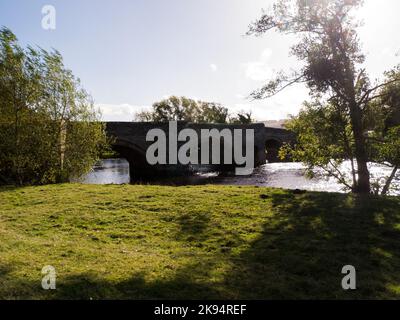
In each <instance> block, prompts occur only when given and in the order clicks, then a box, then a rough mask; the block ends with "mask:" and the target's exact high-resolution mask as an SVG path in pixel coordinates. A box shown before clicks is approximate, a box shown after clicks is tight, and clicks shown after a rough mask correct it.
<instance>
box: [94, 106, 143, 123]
mask: <svg viewBox="0 0 400 320" xmlns="http://www.w3.org/2000/svg"><path fill="white" fill-rule="evenodd" d="M96 107H97V108H98V109H99V110H100V111H101V114H102V120H103V121H133V120H134V118H135V115H136V113H137V112H140V111H143V110H148V109H149V108H150V107H148V106H133V105H130V104H127V103H124V104H104V103H99V104H96Z"/></svg>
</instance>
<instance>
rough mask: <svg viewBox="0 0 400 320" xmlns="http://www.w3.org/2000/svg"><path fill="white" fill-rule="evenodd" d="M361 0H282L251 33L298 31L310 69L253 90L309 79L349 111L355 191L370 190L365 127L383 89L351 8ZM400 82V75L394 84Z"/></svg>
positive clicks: (299, 51) (263, 92) (313, 89)
mask: <svg viewBox="0 0 400 320" xmlns="http://www.w3.org/2000/svg"><path fill="white" fill-rule="evenodd" d="M361 2H362V1H361V0H297V1H294V0H293V1H290V0H279V1H277V2H276V3H275V5H274V6H273V10H272V12H271V13H267V12H263V14H262V16H261V18H260V19H259V20H257V21H256V22H254V23H253V24H251V25H250V27H249V31H248V34H249V35H251V34H254V35H262V34H264V33H266V32H268V31H270V30H277V31H278V32H280V33H283V34H296V35H297V36H298V37H299V39H300V40H299V42H298V43H297V44H296V45H294V46H293V47H292V50H291V53H292V54H293V55H294V56H296V57H297V58H298V59H299V60H300V61H302V62H304V67H302V68H301V69H300V70H296V71H293V72H292V73H291V74H287V73H284V72H280V73H278V75H277V76H276V78H275V79H273V80H271V81H270V82H268V83H267V84H266V85H265V86H264V87H262V88H260V89H258V90H256V91H254V92H253V93H252V96H253V98H255V99H263V98H268V97H270V96H273V95H275V94H277V93H279V92H281V91H282V90H284V89H285V88H287V87H288V86H291V85H293V84H296V83H304V84H306V86H307V87H308V88H309V90H310V94H311V95H312V96H314V97H319V98H321V99H324V100H325V101H326V102H327V103H326V105H332V104H333V105H335V106H336V107H337V108H338V109H340V110H341V112H343V113H345V114H348V116H349V120H350V126H351V133H352V139H353V140H354V157H355V160H356V164H357V169H356V170H357V180H356V181H355V185H354V188H353V192H355V193H370V191H371V184H370V173H369V170H368V165H367V163H368V160H369V159H368V150H367V145H366V137H365V134H366V131H365V128H364V127H363V113H364V108H365V107H366V106H367V105H368V104H369V103H370V102H371V101H372V100H374V99H376V95H377V92H378V90H379V89H380V88H382V87H383V86H385V85H387V84H388V82H386V83H382V84H376V85H371V83H370V81H369V79H368V76H367V74H366V72H365V69H363V68H362V63H363V62H364V55H363V54H362V52H361V51H360V45H359V40H358V37H357V32H356V27H357V24H356V22H355V21H354V19H353V18H352V16H351V11H352V10H353V9H355V8H357V7H359V6H360V5H361ZM397 81H399V79H398V78H396V79H393V80H392V81H391V82H392V83H394V82H397Z"/></svg>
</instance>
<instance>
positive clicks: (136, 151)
mask: <svg viewBox="0 0 400 320" xmlns="http://www.w3.org/2000/svg"><path fill="white" fill-rule="evenodd" d="M111 147H112V149H113V150H114V151H116V152H117V153H118V154H119V155H120V156H121V158H124V159H126V160H127V161H128V162H129V174H130V179H131V180H134V179H135V178H139V177H141V176H144V175H146V174H148V173H149V172H150V171H151V167H150V166H149V165H148V164H147V161H146V150H143V149H142V148H140V147H139V146H137V145H136V144H134V143H132V142H130V141H127V140H123V139H117V140H116V141H115V142H113V143H112V144H111Z"/></svg>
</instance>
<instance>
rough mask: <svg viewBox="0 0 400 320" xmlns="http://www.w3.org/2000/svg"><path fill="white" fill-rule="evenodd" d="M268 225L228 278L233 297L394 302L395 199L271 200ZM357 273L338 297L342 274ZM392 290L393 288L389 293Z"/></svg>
mask: <svg viewBox="0 0 400 320" xmlns="http://www.w3.org/2000/svg"><path fill="white" fill-rule="evenodd" d="M271 202H272V210H273V211H274V212H275V216H274V220H275V222H273V223H271V222H269V223H266V224H265V225H264V226H263V233H262V236H261V237H260V238H259V239H257V240H256V241H255V242H254V243H253V244H252V246H251V248H250V249H249V250H247V251H246V252H243V253H242V255H241V257H240V263H238V264H237V265H236V266H235V270H233V271H232V274H231V275H230V277H229V279H230V280H229V282H228V286H229V287H232V288H235V291H236V292H237V296H236V297H237V298H242V297H245V298H253V299H259V298H267V299H288V298H289V299H310V298H315V299H354V298H355V299H357V298H360V299H369V298H387V297H391V298H395V297H396V294H395V292H394V291H391V289H390V288H391V287H390V286H392V287H393V286H394V287H396V286H399V285H400V273H399V272H398V271H399V270H400V242H399V241H398V240H399V239H400V231H399V230H398V229H396V226H397V225H399V223H400V220H399V213H400V207H399V201H398V199H396V200H395V199H389V198H387V199H384V198H373V197H362V196H353V195H348V196H346V195H341V194H331V195H324V194H316V193H306V194H304V195H295V194H290V193H289V194H279V193H276V194H272V195H271ZM345 265H353V266H354V267H355V268H356V270H357V290H355V291H344V290H343V289H342V287H341V280H342V278H343V277H344V275H342V274H341V270H342V268H343V266H345ZM392 289H393V288H392Z"/></svg>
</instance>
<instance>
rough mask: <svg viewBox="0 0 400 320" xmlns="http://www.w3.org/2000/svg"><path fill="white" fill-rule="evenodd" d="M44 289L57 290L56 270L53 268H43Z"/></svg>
mask: <svg viewBox="0 0 400 320" xmlns="http://www.w3.org/2000/svg"><path fill="white" fill-rule="evenodd" d="M42 274H43V275H44V277H43V278H42V288H43V289H44V290H55V289H56V278H57V275H56V269H55V268H54V267H53V266H44V267H43V268H42Z"/></svg>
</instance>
